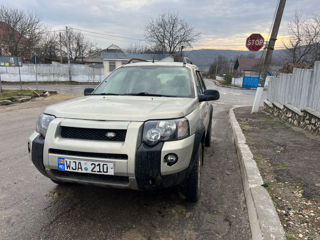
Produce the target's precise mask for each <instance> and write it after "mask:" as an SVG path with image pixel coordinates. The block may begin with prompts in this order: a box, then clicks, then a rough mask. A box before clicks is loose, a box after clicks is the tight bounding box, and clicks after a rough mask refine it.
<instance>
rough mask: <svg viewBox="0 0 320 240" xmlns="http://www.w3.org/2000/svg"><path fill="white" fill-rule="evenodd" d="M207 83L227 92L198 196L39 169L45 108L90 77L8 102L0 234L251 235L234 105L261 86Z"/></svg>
mask: <svg viewBox="0 0 320 240" xmlns="http://www.w3.org/2000/svg"><path fill="white" fill-rule="evenodd" d="M207 84H208V88H215V89H219V91H220V93H221V99H220V100H219V101H216V102H213V105H214V114H213V128H212V141H213V144H212V147H211V148H209V149H207V150H206V153H205V163H204V168H203V174H202V196H201V200H200V201H199V202H198V203H197V204H191V203H186V202H184V201H183V200H182V199H181V197H180V196H179V194H178V193H177V191H176V189H168V190H163V191H161V192H137V191H130V190H117V189H107V188H98V187H92V186H81V185H72V186H64V187H62V186H57V185H56V184H54V183H53V182H51V181H50V180H49V179H47V178H45V177H43V176H42V175H41V174H40V173H39V172H38V171H37V170H36V168H35V167H34V166H33V165H32V163H31V161H30V160H29V158H28V153H27V138H28V136H29V135H30V134H31V133H32V131H33V130H34V129H35V124H36V120H37V117H38V115H39V114H40V113H41V112H42V111H43V109H44V108H45V107H46V106H47V105H49V104H52V103H55V102H59V101H61V100H64V99H67V98H70V93H71V94H76V95H78V94H81V93H82V91H83V88H84V87H85V86H83V85H75V86H76V87H74V85H70V86H64V85H58V86H50V85H45V86H44V87H42V86H41V88H45V87H46V88H45V89H48V90H58V91H60V90H62V91H60V92H62V93H64V95H61V96H60V95H58V96H53V97H49V98H47V99H45V100H42V101H40V100H38V101H33V102H28V103H23V104H19V105H12V106H2V107H0V139H1V144H0V152H1V156H0V163H1V168H0V183H1V184H0V239H228V240H233V239H234V240H235V239H237V240H241V239H243V240H247V239H250V236H251V233H250V226H249V222H248V214H247V208H246V205H245V198H244V193H243V189H242V183H241V177H240V170H239V165H238V160H237V155H236V152H235V148H234V145H233V142H232V137H231V136H232V132H231V129H230V125H229V122H228V117H227V112H228V110H229V108H230V107H231V106H232V105H234V104H237V105H239V104H250V103H252V101H253V98H254V91H252V90H238V89H230V88H220V87H217V86H215V85H214V83H212V82H211V81H207ZM5 87H7V86H5ZM39 88H40V86H39ZM75 89H77V90H75ZM66 94H67V95H66Z"/></svg>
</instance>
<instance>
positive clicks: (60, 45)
mask: <svg viewBox="0 0 320 240" xmlns="http://www.w3.org/2000/svg"><path fill="white" fill-rule="evenodd" d="M59 48H60V63H61V64H62V63H63V60H62V42H61V32H59Z"/></svg>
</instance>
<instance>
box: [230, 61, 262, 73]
mask: <svg viewBox="0 0 320 240" xmlns="http://www.w3.org/2000/svg"><path fill="white" fill-rule="evenodd" d="M259 63H260V59H257V58H238V59H237V61H236V63H235V65H234V69H236V70H240V71H254V70H255V67H256V66H257V65H258V64H259Z"/></svg>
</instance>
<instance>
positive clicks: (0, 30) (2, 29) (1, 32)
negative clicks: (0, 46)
mask: <svg viewBox="0 0 320 240" xmlns="http://www.w3.org/2000/svg"><path fill="white" fill-rule="evenodd" d="M8 32H12V33H13V34H14V37H15V38H16V39H18V38H20V37H21V41H22V42H24V41H26V40H27V38H26V37H24V36H20V35H21V34H20V33H19V32H18V31H17V30H15V29H14V28H13V27H11V26H10V25H9V24H7V23H5V22H2V21H0V37H5V36H6V35H8Z"/></svg>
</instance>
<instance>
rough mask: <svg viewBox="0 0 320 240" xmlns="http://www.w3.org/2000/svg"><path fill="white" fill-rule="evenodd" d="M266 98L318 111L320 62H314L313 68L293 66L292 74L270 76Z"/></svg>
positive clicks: (319, 100) (319, 108)
mask: <svg viewBox="0 0 320 240" xmlns="http://www.w3.org/2000/svg"><path fill="white" fill-rule="evenodd" d="M267 99H268V100H269V101H270V102H278V103H281V104H283V105H284V104H290V105H293V106H294V107H296V108H298V109H300V110H301V109H304V108H306V107H308V108H311V109H313V110H315V111H318V112H320V62H315V65H314V69H298V68H295V69H294V70H293V73H292V74H280V77H277V78H276V77H272V78H271V79H270V81H269V84H268V94H267Z"/></svg>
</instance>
